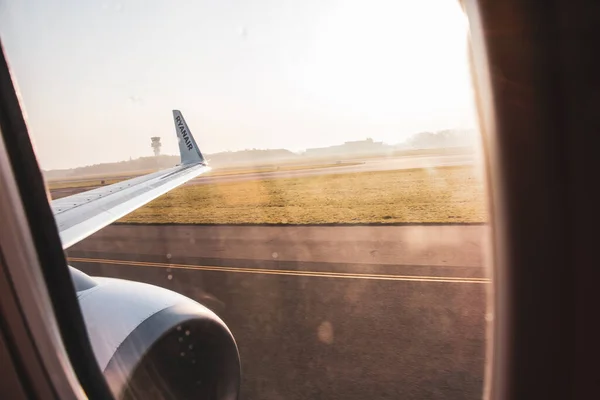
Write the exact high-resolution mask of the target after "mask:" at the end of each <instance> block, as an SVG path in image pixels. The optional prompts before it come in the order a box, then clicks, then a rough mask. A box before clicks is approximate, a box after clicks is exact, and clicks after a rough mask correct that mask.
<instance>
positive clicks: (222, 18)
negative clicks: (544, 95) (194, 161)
mask: <svg viewBox="0 0 600 400" xmlns="http://www.w3.org/2000/svg"><path fill="white" fill-rule="evenodd" d="M467 30H468V24H467V21H466V18H465V17H464V15H463V13H462V11H461V9H460V6H459V4H458V1H456V0H419V1H414V0H408V1H407V0H363V1H359V0H298V1H287V0H256V1H245V0H212V1H210V0H196V1H193V0H189V1H179V0H169V1H166V0H165V1H159V0H123V1H109V0H106V1H102V0H99V1H93V0H87V1H84V0H63V1H60V2H49V1H45V0H20V1H5V0H0V35H1V38H2V43H3V46H4V50H5V52H6V54H7V57H8V61H9V63H10V66H11V69H12V72H13V76H14V78H15V80H16V84H17V87H18V90H19V92H20V96H21V100H22V105H23V107H24V111H25V113H26V119H27V123H28V126H29V130H30V134H31V136H32V138H33V141H34V146H35V148H36V152H37V155H38V160H39V162H40V164H41V166H42V168H43V169H58V168H72V167H77V166H84V165H90V164H96V163H101V162H114V161H121V160H126V159H129V158H130V157H131V158H137V157H141V156H149V155H152V149H151V147H150V137H151V136H160V137H161V138H162V139H161V141H162V143H163V147H162V152H163V154H177V139H176V136H175V130H174V126H173V121H172V114H171V110H173V109H179V110H181V111H182V112H183V115H184V116H185V119H186V121H187V122H188V125H189V126H190V129H191V131H192V133H193V134H194V137H195V138H196V141H197V142H198V145H199V146H200V147H201V149H202V150H203V152H205V153H215V152H219V151H227V150H231V151H234V150H243V149H248V148H260V149H264V148H286V149H289V150H292V151H301V150H303V149H306V148H311V147H322V146H329V145H335V144H340V143H342V142H344V141H348V140H361V139H365V138H367V137H370V138H373V139H374V140H378V141H384V142H385V143H388V144H396V143H400V142H402V141H404V140H405V139H406V138H407V137H408V136H410V135H411V134H414V133H417V132H421V131H436V130H442V129H447V128H473V127H475V126H476V120H475V115H476V114H475V111H474V110H475V106H474V95H473V91H472V87H471V81H470V76H469V67H468V61H467V60H468V58H467Z"/></svg>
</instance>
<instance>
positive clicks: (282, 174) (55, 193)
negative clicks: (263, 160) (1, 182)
mask: <svg viewBox="0 0 600 400" xmlns="http://www.w3.org/2000/svg"><path fill="white" fill-rule="evenodd" d="M352 161H354V162H358V163H359V164H355V165H348V166H335V167H325V168H315V169H304V170H294V171H270V172H257V173H246V174H238V175H216V176H210V175H209V176H202V175H201V176H200V177H198V178H196V179H192V180H191V181H189V182H187V183H186V184H185V185H206V184H211V183H233V182H245V181H251V180H258V179H282V178H300V177H307V176H318V175H326V174H355V173H360V172H375V171H392V170H402V169H412V168H432V167H444V166H453V165H471V164H473V163H474V162H476V161H475V156H473V155H468V154H467V155H464V154H459V155H447V156H410V157H397V158H374V159H364V160H352ZM218 172H219V169H218V168H215V169H214V173H216V174H218ZM132 177H133V176H132ZM105 178H106V177H105ZM99 179H101V178H96V179H95V180H99ZM106 179H108V178H106ZM79 180H89V179H79ZM72 181H73V182H77V181H78V180H77V179H74V180H72ZM95 188H96V187H95V186H89V187H75V188H61V189H52V190H51V191H50V192H51V194H52V198H53V199H60V198H61V197H66V196H70V195H73V194H77V193H81V192H85V191H87V190H91V189H95Z"/></svg>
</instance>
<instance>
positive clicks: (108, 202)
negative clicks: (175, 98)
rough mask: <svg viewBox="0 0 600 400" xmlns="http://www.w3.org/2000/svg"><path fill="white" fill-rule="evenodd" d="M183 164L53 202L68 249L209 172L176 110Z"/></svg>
mask: <svg viewBox="0 0 600 400" xmlns="http://www.w3.org/2000/svg"><path fill="white" fill-rule="evenodd" d="M173 119H174V122H175V130H176V132H177V139H178V141H179V150H180V155H181V164H179V165H178V166H176V167H173V168H169V169H166V170H162V171H158V172H154V173H152V174H148V175H144V176H139V177H136V178H133V179H129V180H126V181H123V182H119V183H115V184H113V185H108V186H103V187H100V188H97V189H94V190H90V191H87V192H83V193H78V194H75V195H72V196H68V197H63V198H61V199H57V200H53V201H52V202H51V204H50V205H51V207H52V212H53V213H54V218H55V220H56V225H57V227H58V231H59V234H60V239H61V241H62V245H63V249H66V248H68V247H70V246H72V245H74V244H75V243H77V242H79V241H80V240H82V239H85V238H86V237H88V236H90V235H91V234H93V233H94V232H97V231H98V230H100V229H102V228H104V227H105V226H106V225H109V224H110V223H112V222H114V221H116V220H117V219H119V218H121V217H123V216H125V215H127V214H129V213H130V212H132V211H134V210H136V209H137V208H139V207H141V206H143V205H144V204H146V203H148V202H150V201H152V200H154V199H155V198H157V197H159V196H160V195H162V194H165V193H167V192H168V191H170V190H171V189H174V188H176V187H177V186H179V185H182V184H183V183H185V182H187V181H189V180H190V179H193V178H195V177H196V176H198V175H200V174H202V173H204V172H207V171H210V167H208V166H207V165H206V162H205V160H204V157H203V156H202V153H201V152H200V149H199V148H198V145H197V144H196V141H195V140H194V138H193V136H192V133H191V131H190V130H189V128H188V126H187V124H186V123H185V120H184V119H183V115H181V112H180V111H178V110H174V111H173Z"/></svg>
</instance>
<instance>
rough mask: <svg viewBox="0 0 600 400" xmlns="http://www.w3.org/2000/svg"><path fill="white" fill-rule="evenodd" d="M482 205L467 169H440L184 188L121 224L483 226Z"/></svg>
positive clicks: (478, 181) (471, 172) (481, 193)
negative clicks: (412, 224)
mask: <svg viewBox="0 0 600 400" xmlns="http://www.w3.org/2000/svg"><path fill="white" fill-rule="evenodd" d="M484 200H485V196H484V189H483V182H482V180H481V179H480V177H479V175H478V174H477V173H476V172H475V171H474V170H473V168H472V167H441V168H431V169H414V170H400V171H381V172H362V173H356V174H331V175H320V176H309V177H299V178H286V179H268V180H257V181H246V182H230V183H214V184H206V185H189V186H183V187H180V188H178V189H175V190H173V191H172V192H170V193H168V194H166V195H164V196H162V197H160V198H158V199H157V200H155V201H153V202H151V203H149V204H148V205H146V206H145V207H143V208H141V209H139V210H137V211H135V212H133V213H132V214H129V215H128V216H126V217H125V218H123V219H121V220H120V221H119V222H128V223H197V224H242V223H250V224H252V223H269V224H323V223H400V222H406V223H411V222H413V223H418V222H440V223H445V222H485V221H486V219H487V218H486V208H485V202H484Z"/></svg>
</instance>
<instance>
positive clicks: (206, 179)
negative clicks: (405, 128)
mask: <svg viewBox="0 0 600 400" xmlns="http://www.w3.org/2000/svg"><path fill="white" fill-rule="evenodd" d="M474 160H475V158H474V156H473V155H463V154H460V155H447V156H411V157H397V158H374V159H365V160H351V161H354V162H359V164H355V165H348V166H339V167H338V166H335V167H325V168H315V169H301V170H293V171H271V172H260V173H248V174H240V175H222V176H200V177H198V178H196V179H193V180H191V181H190V182H188V183H187V185H198V184H208V183H225V182H244V181H250V180H257V179H281V178H299V177H305V176H318V175H325V174H356V173H359V172H375V171H392V170H402V169H412V168H432V167H445V166H452V165H469V164H472V163H473V162H474ZM218 171H219V170H218V169H217V168H215V173H218Z"/></svg>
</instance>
